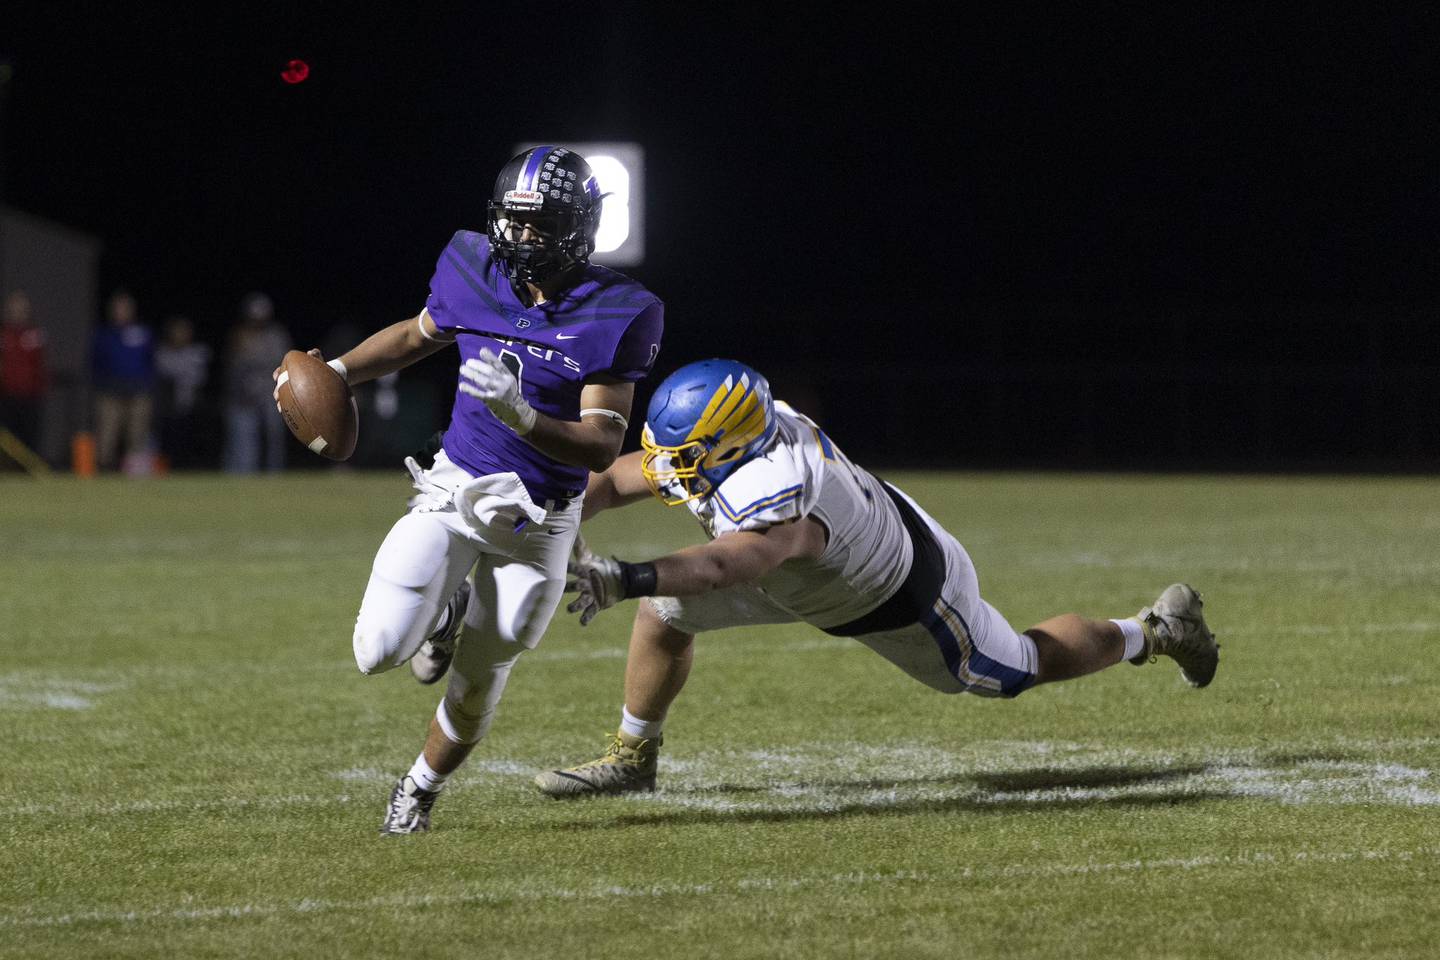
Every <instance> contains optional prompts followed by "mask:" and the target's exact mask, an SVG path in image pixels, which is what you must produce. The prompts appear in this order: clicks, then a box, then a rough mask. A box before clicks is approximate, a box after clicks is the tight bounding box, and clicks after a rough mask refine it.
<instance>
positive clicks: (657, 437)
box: [640, 360, 775, 506]
mask: <svg viewBox="0 0 1440 960" xmlns="http://www.w3.org/2000/svg"><path fill="white" fill-rule="evenodd" d="M773 436H775V402H774V400H772V399H771V397H770V384H769V383H767V382H766V381H765V378H764V377H762V376H761V375H760V374H759V373H757V372H756V371H755V370H753V369H752V368H750V367H747V366H746V365H745V364H743V363H740V362H738V361H735V360H701V361H699V362H698V363H691V364H687V365H686V366H683V367H681V368H680V369H679V370H676V371H675V372H674V373H672V374H670V376H668V377H666V378H665V380H664V382H663V383H661V384H660V386H659V388H658V389H657V390H656V391H655V396H654V397H653V398H651V400H650V407H649V409H648V410H647V411H646V414H645V429H644V430H643V431H642V432H641V434H640V445H641V446H642V447H644V449H645V456H644V457H643V458H642V459H641V461H640V471H641V472H642V473H643V474H644V475H645V482H646V483H648V484H650V489H651V490H653V491H654V493H655V496H657V497H659V498H660V499H661V500H663V501H665V503H666V504H668V505H670V506H674V505H675V504H678V503H685V502H687V501H690V500H701V499H704V498H705V497H708V496H709V495H710V494H711V493H712V492H713V491H714V490H715V488H716V487H718V486H719V485H720V483H721V481H723V480H724V479H725V478H726V477H728V476H729V475H730V474H731V473H732V472H733V471H734V470H735V468H736V467H738V466H740V464H742V463H744V462H745V461H746V460H749V459H750V458H751V457H753V456H754V455H756V454H757V453H760V452H761V451H763V450H764V449H765V447H766V446H767V445H768V444H769V443H770V439H771V438H772V437H773Z"/></svg>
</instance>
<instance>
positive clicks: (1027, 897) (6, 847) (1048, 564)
mask: <svg viewBox="0 0 1440 960" xmlns="http://www.w3.org/2000/svg"><path fill="white" fill-rule="evenodd" d="M893 479H895V480H896V481H898V482H899V483H900V484H901V485H902V486H904V487H905V489H907V490H908V491H909V492H911V493H912V494H913V495H915V496H916V497H917V499H918V500H919V501H920V502H921V503H922V504H924V505H925V506H926V507H927V508H928V509H930V510H931V512H932V513H934V514H935V515H936V516H937V518H939V519H940V520H941V521H942V522H944V523H945V524H946V526H947V527H949V528H950V529H951V530H952V531H954V532H955V533H956V534H957V535H958V536H959V538H960V539H961V541H962V542H964V543H965V544H966V546H967V547H968V548H969V550H970V552H971V555H972V556H973V557H974V559H975V561H976V563H977V565H978V567H979V570H980V577H981V585H982V589H983V590H984V593H985V595H986V597H987V599H989V600H990V601H991V602H992V603H994V604H995V605H996V606H998V607H999V608H1000V609H1001V610H1002V611H1003V612H1004V613H1005V614H1006V615H1007V616H1008V617H1009V618H1010V620H1011V621H1012V622H1013V623H1016V624H1018V625H1026V624H1029V623H1032V622H1035V621H1037V620H1039V619H1042V618H1044V617H1045V616H1047V615H1049V614H1051V613H1055V612H1060V611H1065V610H1076V611H1079V612H1084V613H1089V614H1093V615H1100V616H1123V615H1128V614H1130V613H1133V612H1134V611H1135V610H1136V609H1137V608H1139V607H1140V606H1141V605H1143V604H1145V603H1147V602H1148V601H1149V600H1150V599H1152V598H1153V596H1154V595H1155V594H1156V593H1157V592H1158V591H1159V590H1160V588H1162V587H1164V586H1165V585H1166V584H1167V583H1169V582H1171V581H1172V580H1176V579H1186V580H1189V581H1190V582H1192V583H1194V584H1195V585H1196V586H1197V587H1198V588H1199V589H1201V590H1202V592H1204V594H1205V596H1206V601H1207V605H1206V612H1207V615H1208V616H1209V619H1210V623H1211V626H1212V628H1213V629H1214V630H1215V631H1216V633H1217V634H1219V636H1220V640H1221V643H1222V644H1223V652H1222V658H1221V664H1220V671H1219V674H1218V676H1217V678H1216V681H1215V683H1214V684H1213V685H1212V686H1211V687H1210V688H1208V689H1206V690H1203V691H1195V690H1191V689H1189V688H1187V687H1185V686H1184V684H1183V683H1182V682H1181V680H1180V678H1179V675H1178V672H1177V671H1176V670H1175V668H1174V666H1173V664H1170V663H1169V662H1168V661H1165V662H1162V663H1161V664H1159V665H1156V666H1149V667H1146V668H1143V669H1134V668H1132V667H1129V666H1124V665H1122V666H1120V667H1117V668H1115V669H1112V670H1109V671H1106V672H1104V673H1102V674H1099V675H1097V676H1094V677H1090V678H1086V679H1083V680H1080V681H1076V682H1074V683H1070V684H1062V685H1057V686H1051V687H1045V688H1041V689H1039V690H1035V691H1031V692H1029V693H1027V694H1025V695H1024V696H1022V697H1020V698H1019V699H1018V700H1015V701H1012V702H996V701H985V700H980V699H977V698H965V697H946V696H943V695H940V694H935V693H932V692H930V691H929V690H927V689H926V688H924V687H922V686H920V685H919V684H916V683H913V682H912V681H910V680H908V679H907V678H906V677H905V676H904V675H902V674H901V673H900V672H899V671H897V670H895V669H894V668H892V667H891V666H890V665H889V664H887V663H885V662H884V661H883V660H881V659H879V658H878V657H876V656H874V655H873V654H871V653H869V652H868V651H866V650H865V649H864V648H862V647H861V646H860V645H858V644H855V643H853V642H850V641H845V640H839V639H835V638H831V637H827V636H826V635H824V634H821V633H819V632H816V631H812V630H808V629H803V628H793V629H792V628H771V629H766V630H763V631H753V632H731V633H723V634H715V635H709V636H704V637H702V638H701V640H700V641H699V643H698V644H697V658H696V665H695V669H694V672H693V674H692V676H691V680H690V684H689V687H688V688H687V690H686V691H685V693H684V695H683V696H682V697H681V699H680V701H679V702H678V703H677V705H676V707H675V709H674V711H673V712H672V714H671V717H670V721H669V724H668V727H667V731H666V735H667V740H668V742H667V745H666V748H665V753H664V755H663V757H662V760H661V789H660V791H659V792H657V793H656V794H654V795H652V796H645V797H630V798H617V799H607V800H597V801H589V802H582V803H570V804H565V803H556V802H553V801H550V800H547V799H544V798H543V797H541V796H539V795H538V794H537V793H535V792H534V791H533V789H532V788H531V786H530V783H529V779H530V776H531V775H532V774H533V773H534V772H535V771H536V770H538V769H541V768H544V767H547V766H549V765H553V764H556V763H560V762H574V761H578V760H583V759H588V758H589V757H590V756H592V755H594V754H596V753H598V751H599V750H600V749H602V748H603V746H604V739H605V737H606V735H607V734H608V733H609V732H610V731H611V730H613V729H614V727H615V724H616V721H617V719H618V714H619V707H620V684H621V674H622V670H623V665H624V660H623V649H624V641H625V638H626V637H627V636H628V632H629V619H630V614H631V608H630V607H629V606H622V607H620V608H617V609H615V610H611V611H607V612H606V613H605V614H602V615H601V617H600V618H599V619H598V620H597V621H596V622H595V623H594V624H592V625H591V626H590V627H588V628H586V629H584V630H581V629H580V628H579V627H578V626H576V625H575V624H574V622H573V621H571V620H570V619H568V618H564V619H559V620H557V621H556V623H555V624H554V626H553V627H552V629H551V631H550V633H549V635H548V636H547V637H546V639H545V641H544V643H543V644H541V646H540V648H539V649H538V650H537V651H535V652H534V653H532V654H528V655H527V656H526V657H525V658H524V659H522V661H521V663H520V665H519V666H518V667H517V669H516V672H515V674H514V676H513V677H512V680H511V684H510V689H509V691H508V693H507V695H506V700H505V703H504V704H503V705H502V707H501V711H500V716H499V718H498V720H497V721H496V724H495V727H494V730H493V731H492V733H491V736H490V738H489V740H487V741H486V743H485V744H483V745H482V746H481V747H480V748H479V749H478V750H477V751H476V753H475V755H474V756H473V758H472V761H471V763H470V764H469V765H468V766H467V767H466V768H464V769H463V770H462V771H461V772H460V773H459V774H457V776H456V778H455V779H454V781H453V782H452V785H451V786H450V787H449V788H447V791H446V793H445V794H444V795H443V796H442V797H441V799H440V802H439V804H438V805H437V807H436V811H435V830H434V832H433V833H431V834H429V835H427V836H415V837H409V838H382V837H380V836H379V835H378V834H377V832H376V828H377V826H378V824H379V820H380V814H381V808H382V806H383V803H384V801H385V799H386V796H387V794H388V790H389V786H390V784H391V782H392V781H393V779H394V777H395V776H397V775H398V774H399V773H401V772H403V771H404V770H405V769H406V767H408V765H409V763H410V761H411V760H412V759H413V758H414V756H415V754H416V752H417V750H418V749H419V745H420V742H421V739H422V736H423V731H424V726H425V723H426V721H427V719H428V716H429V714H430V712H431V711H432V710H433V708H434V704H435V699H436V697H437V695H438V690H437V689H436V688H422V687H420V686H418V685H417V684H415V683H414V682H413V681H412V680H411V679H410V676H409V673H408V671H403V670H402V671H397V672H395V673H391V674H386V675H383V676H377V677H369V678H367V677H362V676H360V675H359V674H358V673H357V672H356V670H355V668H354V663H353V661H352V660H351V657H350V625H351V623H352V622H353V616H354V609H355V607H356V605H357V603H358V601H359V596H360V592H361V590H362V588H363V586H364V583H365V578H366V575H367V572H368V569H369V564H370V560H371V557H372V555H373V552H374V549H375V547H376V546H377V545H378V544H379V541H380V539H381V537H382V536H383V535H384V533H385V531H386V530H387V529H388V528H389V525H390V523H391V522H392V521H393V519H394V518H395V516H396V515H397V513H398V511H399V510H400V509H401V508H402V507H403V502H404V498H405V496H406V495H407V493H408V486H407V485H406V483H405V482H404V479H403V476H402V475H401V474H399V473H398V472H397V473H396V474H393V475H390V474H387V475H384V476H379V475H358V474H333V475H332V474H312V475H309V476H303V477H302V476H295V477H293V478H285V479H273V480H272V479H263V478H257V479H254V480H244V481H234V480H228V479H219V478H207V477H198V478H179V479H168V480H164V481H153V482H125V481H120V480H113V481H112V480H104V481H97V482H91V483H80V482H74V481H70V480H54V481H49V482H27V481H21V480H9V481H5V482H3V483H0V654H3V661H0V731H3V735H0V757H3V763H0V876H3V878H4V881H5V882H4V884H3V886H0V957H27V958H28V957H49V958H58V957H75V956H91V957H161V956H165V957H172V956H173V957H232V956H233V957H239V956H253V957H305V958H316V957H371V956H375V957H380V956H414V957H427V958H430V957H470V958H473V957H502V956H504V957H510V956H513V957H533V956H584V957H616V958H627V960H645V958H650V957H716V958H720V957H725V958H730V957H743V956H783V957H820V956H865V957H871V956H875V957H880V956H894V957H931V956H935V957H940V956H945V957H957V956H963V957H1062V956H1063V957H1066V958H1067V960H1080V958H1092V957H1093V958H1100V957H1105V958H1112V957H1116V956H1124V957H1238V956H1245V957H1264V958H1283V957H1397V958H1398V957H1407V958H1408V957H1428V956H1434V955H1435V950H1436V946H1435V944H1436V943H1437V942H1440V911H1437V910H1436V907H1435V904H1436V890H1437V889H1440V887H1437V882H1440V775H1437V773H1436V771H1437V769H1440V730H1437V716H1440V705H1437V692H1440V660H1437V657H1436V656H1435V650H1436V644H1437V641H1440V590H1437V585H1440V483H1437V482H1436V481H1434V480H1423V479H1413V480H1407V479H1373V478H1344V479H1319V478H1312V479H1288V478H1287V479H1278V478H1276V479H1270V478H1215V477H1195V478H1150V477H1095V476H1059V475H1055V476H1022V475H986V476H971V475H934V474H899V475H896V476H895V477H893ZM587 536H588V538H589V540H590V542H591V544H592V545H593V546H595V547H596V548H604V549H609V550H612V551H614V552H617V553H619V554H621V555H622V556H631V557H635V556H636V555H646V554H653V553H655V552H657V551H660V550H663V549H667V548H670V547H672V546H677V545H680V544H682V543H685V542H689V541H690V540H693V539H695V538H696V537H697V536H698V528H693V529H692V526H691V524H690V522H689V521H688V518H687V517H686V516H685V515H684V514H683V511H680V510H672V511H665V510H664V509H663V508H661V507H660V506H659V505H651V504H645V505H641V506H637V507H635V508H633V509H631V510H629V511H625V512H621V513H613V514H610V515H608V516H603V517H601V518H599V519H597V521H595V522H594V523H593V524H591V525H590V527H589V528H587Z"/></svg>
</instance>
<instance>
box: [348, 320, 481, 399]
mask: <svg viewBox="0 0 1440 960" xmlns="http://www.w3.org/2000/svg"><path fill="white" fill-rule="evenodd" d="M454 342H455V338H454V337H452V336H450V335H449V334H445V333H441V332H440V331H439V329H437V328H436V326H435V321H434V320H432V319H430V313H429V311H426V310H421V311H420V315H419V316H418V317H411V318H410V319H409V320H401V321H400V322H399V323H392V324H391V325H390V326H388V327H384V328H383V329H380V330H377V331H375V332H374V333H372V334H371V335H370V336H368V337H366V338H365V339H364V340H362V341H360V343H359V344H357V345H356V346H355V347H354V348H353V349H351V350H349V351H347V352H345V353H343V354H341V355H340V357H339V360H340V362H341V363H342V364H344V365H345V371H346V377H345V379H346V380H348V381H349V382H350V383H351V384H352V385H353V384H357V383H365V382H366V381H367V380H375V379H378V378H380V377H383V376H385V375H386V374H387V373H394V372H395V371H396V370H402V369H404V368H405V367H408V366H410V364H412V363H414V362H416V361H417V360H423V359H424V358H425V357H428V356H430V354H432V353H438V352H439V351H441V350H444V349H445V348H446V347H448V346H450V345H451V344H452V343H454Z"/></svg>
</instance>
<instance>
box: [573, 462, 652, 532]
mask: <svg viewBox="0 0 1440 960" xmlns="http://www.w3.org/2000/svg"><path fill="white" fill-rule="evenodd" d="M644 457H645V453H644V451H641V450H636V451H634V452H633V453H627V454H625V455H624V456H623V457H617V458H616V459H615V462H614V463H612V464H610V468H609V469H608V470H603V471H601V472H600V473H592V474H590V482H589V483H588V484H586V486H585V506H584V507H583V508H582V510H581V513H580V519H581V520H589V519H590V518H591V517H593V516H595V514H597V513H599V512H600V511H601V510H611V509H614V508H615V507H624V506H628V505H629V504H632V503H638V502H639V501H641V500H649V499H652V497H653V494H652V493H651V492H650V486H649V484H647V483H646V482H645V475H644V474H643V473H641V472H640V461H641V460H643V459H644Z"/></svg>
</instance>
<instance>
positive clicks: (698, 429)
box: [685, 377, 734, 443]
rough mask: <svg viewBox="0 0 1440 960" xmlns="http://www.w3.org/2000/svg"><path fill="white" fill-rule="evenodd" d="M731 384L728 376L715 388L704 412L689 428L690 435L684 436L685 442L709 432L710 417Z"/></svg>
mask: <svg viewBox="0 0 1440 960" xmlns="http://www.w3.org/2000/svg"><path fill="white" fill-rule="evenodd" d="M732 386H734V384H733V382H732V381H731V379H730V378H729V377H726V378H725V382H724V383H722V384H720V386H718V387H716V388H715V393H714V394H712V395H711V397H710V402H709V403H707V404H705V410H704V412H703V413H701V414H700V416H699V417H697V418H696V419H695V426H694V427H692V428H691V430H690V435H689V436H688V437H686V438H685V442H686V443H689V442H690V441H691V440H699V439H700V438H701V437H703V436H705V435H706V434H707V433H708V432H709V431H708V430H707V427H708V426H709V424H710V418H711V417H712V416H714V415H715V410H716V409H717V408H718V407H719V406H720V404H722V403H723V402H725V398H726V397H728V396H729V395H730V390H731V387H732Z"/></svg>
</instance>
